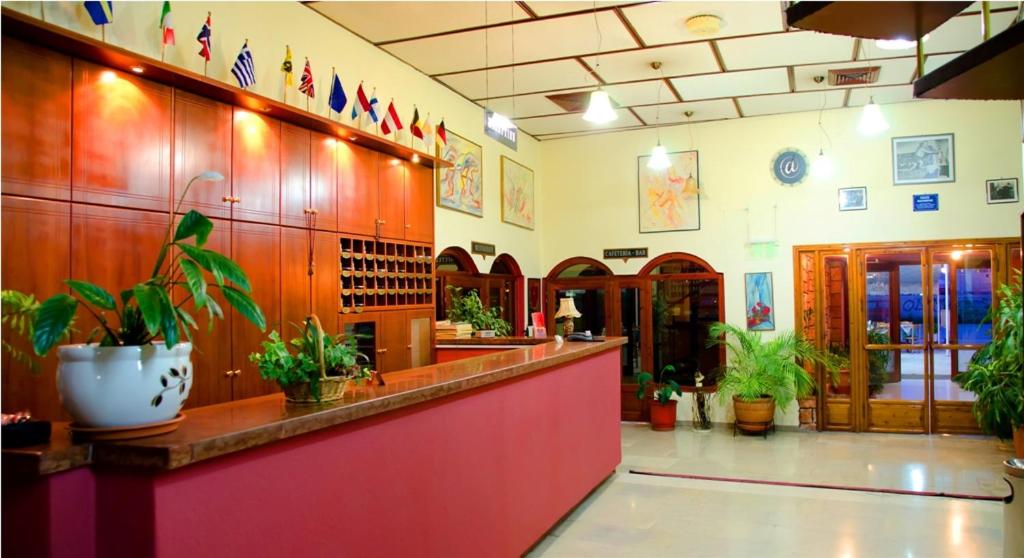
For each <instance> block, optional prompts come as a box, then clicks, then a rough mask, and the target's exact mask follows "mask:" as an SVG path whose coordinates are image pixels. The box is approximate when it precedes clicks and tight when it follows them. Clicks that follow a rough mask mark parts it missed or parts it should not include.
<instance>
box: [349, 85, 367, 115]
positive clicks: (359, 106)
mask: <svg viewBox="0 0 1024 558" xmlns="http://www.w3.org/2000/svg"><path fill="white" fill-rule="evenodd" d="M366 112H370V100H369V99H367V98H366V92H365V91H363V84H362V83H361V82H360V84H359V88H358V89H356V102H354V103H352V120H355V119H357V118H359V115H360V114H363V113H366Z"/></svg>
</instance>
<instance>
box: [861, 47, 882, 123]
mask: <svg viewBox="0 0 1024 558" xmlns="http://www.w3.org/2000/svg"><path fill="white" fill-rule="evenodd" d="M860 52H861V56H862V58H865V62H867V60H866V58H867V56H865V55H864V43H863V41H862V42H861V44H860ZM888 129H889V122H888V121H887V120H886V119H885V115H884V114H882V107H880V106H878V105H877V104H875V97H874V95H872V96H871V97H869V98H868V104H866V105H864V108H863V109H862V110H861V112H860V121H859V122H858V123H857V131H858V132H860V133H861V135H864V136H868V137H871V136H877V135H878V134H881V133H882V132H884V131H886V130H888Z"/></svg>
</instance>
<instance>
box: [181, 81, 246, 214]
mask: <svg viewBox="0 0 1024 558" xmlns="http://www.w3.org/2000/svg"><path fill="white" fill-rule="evenodd" d="M231 124H232V121H231V107H230V106H228V105H225V104H223V103H218V102H217V101H212V100H210V99H205V98H203V97H199V96H196V95H192V94H189V93H185V92H183V91H176V92H175V93H174V183H173V189H174V195H173V203H175V204H177V202H178V199H179V198H180V197H181V195H182V193H183V192H184V189H185V186H186V185H188V181H189V180H191V179H192V178H193V177H195V176H197V175H199V174H200V173H203V172H206V171H214V172H219V173H220V174H222V175H223V176H224V180H222V181H220V182H210V181H203V182H196V183H195V184H193V185H192V188H191V189H189V191H188V196H187V197H186V198H185V201H184V202H183V203H182V205H181V209H180V212H181V213H188V211H189V210H191V209H195V210H196V211H199V212H201V213H203V215H206V216H207V217H219V218H223V219H228V218H230V217H231V202H230V201H229V200H230V196H231V135H232V134H231Z"/></svg>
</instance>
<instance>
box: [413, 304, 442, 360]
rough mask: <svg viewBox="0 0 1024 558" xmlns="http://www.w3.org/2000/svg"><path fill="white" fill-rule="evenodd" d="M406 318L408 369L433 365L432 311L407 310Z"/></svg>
mask: <svg viewBox="0 0 1024 558" xmlns="http://www.w3.org/2000/svg"><path fill="white" fill-rule="evenodd" d="M406 318H407V322H408V324H409V325H408V328H409V339H408V343H406V347H407V348H408V351H409V367H410V368H418V367H420V366H427V365H430V364H433V363H434V360H435V357H434V311H433V310H429V309H428V310H408V311H406Z"/></svg>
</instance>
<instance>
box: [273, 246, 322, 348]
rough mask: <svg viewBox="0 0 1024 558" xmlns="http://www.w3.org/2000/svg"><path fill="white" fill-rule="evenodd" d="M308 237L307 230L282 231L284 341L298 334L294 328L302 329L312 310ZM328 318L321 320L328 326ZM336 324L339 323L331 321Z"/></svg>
mask: <svg viewBox="0 0 1024 558" xmlns="http://www.w3.org/2000/svg"><path fill="white" fill-rule="evenodd" d="M308 262H309V241H308V233H307V232H306V231H305V230H303V229H294V228H289V227H281V331H280V333H281V337H282V338H284V339H291V337H293V336H294V335H295V334H296V331H295V328H293V327H292V326H291V324H293V323H294V324H297V325H299V326H302V322H303V320H305V318H306V316H307V315H308V314H309V313H310V311H311V310H312V303H311V301H310V289H311V286H310V285H311V281H310V277H309V274H308V270H309V265H308ZM326 319H327V317H325V316H320V321H321V323H324V325H325V326H326V323H325V320H326ZM331 321H332V322H334V321H336V320H331Z"/></svg>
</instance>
